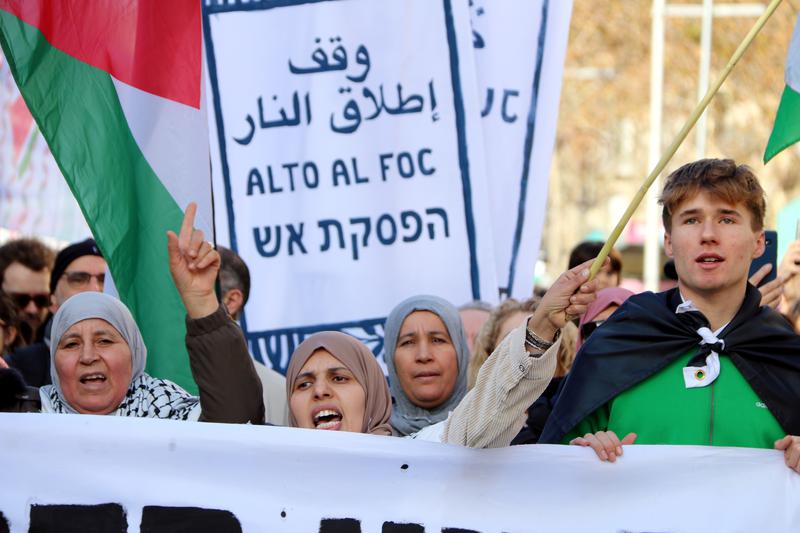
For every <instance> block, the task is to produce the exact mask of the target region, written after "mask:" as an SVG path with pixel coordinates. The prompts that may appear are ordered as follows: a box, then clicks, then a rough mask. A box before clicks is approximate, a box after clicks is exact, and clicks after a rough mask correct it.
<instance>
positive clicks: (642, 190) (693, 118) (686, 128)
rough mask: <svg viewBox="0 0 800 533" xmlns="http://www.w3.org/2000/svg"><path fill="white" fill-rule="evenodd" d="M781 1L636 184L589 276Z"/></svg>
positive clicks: (774, 2) (766, 14)
mask: <svg viewBox="0 0 800 533" xmlns="http://www.w3.org/2000/svg"><path fill="white" fill-rule="evenodd" d="M780 3H781V0H772V1H771V2H770V3H769V5H768V6H767V9H766V10H765V11H764V13H762V14H761V16H760V17H759V18H758V20H757V21H756V23H755V24H754V25H753V27H752V28H751V29H750V32H749V33H748V34H747V36H746V37H745V38H744V40H743V41H742V43H741V44H740V45H739V47H738V48H737V49H736V51H735V52H734V53H733V56H731V59H730V60H729V61H728V64H727V65H725V69H724V70H723V71H722V74H720V76H719V78H718V79H717V80H716V81H715V82H714V83H713V84H712V85H711V86H710V87H709V88H708V91H707V92H706V95H705V96H704V97H703V99H702V100H700V102H699V103H698V104H697V106H696V107H695V108H694V111H692V114H691V115H690V116H689V119H688V120H687V121H686V124H684V125H683V127H682V128H681V131H680V132H678V135H677V137H675V140H674V141H672V144H670V145H669V148H667V151H666V152H665V153H664V155H662V156H661V159H660V160H659V161H658V163H656V166H655V168H654V169H653V170H652V171H651V172H650V175H649V176H647V179H645V180H644V183H643V184H642V186H641V187H639V190H638V191H637V192H636V195H635V196H634V197H633V200H631V203H630V205H628V209H626V210H625V213H624V214H623V215H622V218H621V219H620V221H619V222H618V223H617V226H616V227H615V228H614V231H612V232H611V236H609V238H608V240H607V241H606V243H605V245H604V246H603V249H602V250H600V253H599V254H598V255H597V259H595V261H594V263H592V268H591V270H590V271H589V279H593V278H594V277H595V276H596V275H597V272H598V271H599V270H600V267H601V266H602V265H603V262H604V261H605V260H606V257H608V253H609V252H610V251H611V248H613V247H614V244H615V243H616V242H617V239H619V236H620V235H621V234H622V230H624V229H625V226H626V225H627V224H628V221H630V219H631V217H632V216H633V213H634V211H636V209H637V208H638V207H639V204H641V203H642V199H644V196H645V194H647V190H648V189H649V188H650V187H651V186H652V185H653V182H654V181H655V180H656V178H657V177H658V176H659V175H660V174H661V172H662V171H663V170H664V167H666V166H667V164H668V163H669V161H670V160H671V159H672V156H674V155H675V152H677V151H678V148H679V147H680V145H681V144H682V143H683V141H684V140H685V139H686V137H687V136H688V135H689V132H690V131H691V130H692V128H693V127H694V125H695V124H696V123H697V121H698V119H699V118H700V115H702V114H703V112H704V111H705V110H706V108H707V107H708V104H709V103H711V100H712V99H713V98H714V96H715V95H716V94H717V92H718V91H719V88H720V87H722V84H723V83H725V80H726V79H728V76H729V75H730V73H731V71H732V70H733V67H735V66H736V64H737V63H738V62H739V60H740V59H741V58H742V56H743V55H744V53H745V51H746V50H747V48H748V47H749V46H750V43H752V42H753V39H755V37H756V35H758V32H760V31H761V29H762V28H763V27H764V25H765V24H766V23H767V21H768V20H769V18H770V17H771V16H772V14H773V13H774V12H775V10H776V9H778V6H779V5H780Z"/></svg>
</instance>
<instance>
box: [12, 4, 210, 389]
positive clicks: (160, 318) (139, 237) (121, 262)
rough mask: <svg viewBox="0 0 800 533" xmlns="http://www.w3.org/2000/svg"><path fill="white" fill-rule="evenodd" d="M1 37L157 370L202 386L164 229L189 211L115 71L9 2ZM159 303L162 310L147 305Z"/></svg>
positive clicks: (150, 369) (185, 383)
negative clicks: (45, 31) (144, 138)
mask: <svg viewBox="0 0 800 533" xmlns="http://www.w3.org/2000/svg"><path fill="white" fill-rule="evenodd" d="M0 44H1V45H2V48H3V52H4V53H5V55H6V58H7V59H8V62H9V65H10V67H11V72H12V74H13V76H14V79H15V80H16V82H17V85H18V86H19V88H20V92H21V93H22V95H23V97H24V98H25V101H26V103H27V105H28V108H29V109H30V110H31V113H32V114H33V116H34V118H35V119H36V122H37V123H38V125H39V128H40V130H41V131H42V134H43V135H44V136H45V138H46V139H47V142H48V144H49V146H50V149H51V151H52V152H53V155H54V156H55V159H56V161H57V162H58V165H59V167H60V168H61V171H62V173H63V174H64V177H65V178H66V180H67V182H68V184H69V187H70V189H71V190H72V192H73V194H74V195H75V198H76V199H77V200H78V203H79V205H80V207H81V210H82V211H83V214H84V216H85V217H86V220H87V221H88V222H89V226H90V228H91V230H92V233H93V234H94V236H95V239H96V240H97V242H98V244H99V246H100V249H101V250H102V251H103V253H104V255H105V256H106V259H107V260H108V263H109V267H110V269H111V273H112V275H113V277H114V282H115V284H116V286H117V290H118V291H119V295H120V298H121V299H122V300H123V301H124V302H125V303H126V304H127V305H128V307H129V308H130V309H131V312H132V313H133V315H134V317H135V318H136V321H137V323H138V324H139V327H140V329H141V331H142V335H143V336H144V340H145V344H146V345H147V346H148V349H149V353H148V365H147V370H148V372H150V373H151V374H152V375H154V376H156V377H164V378H169V379H172V380H174V381H176V382H178V384H180V385H181V386H183V387H185V388H187V389H188V390H190V391H193V392H196V386H195V385H194V382H193V381H192V379H191V373H190V371H189V364H188V357H186V355H185V345H184V336H185V325H184V313H185V311H184V308H183V305H182V303H181V301H180V298H179V296H178V293H177V291H176V289H175V287H174V285H173V283H172V279H171V277H170V274H169V267H168V261H167V251H166V236H165V229H164V228H172V229H174V230H176V231H177V230H178V229H179V227H180V223H181V219H182V216H183V213H182V211H181V209H180V208H179V206H178V205H177V203H176V202H175V200H174V199H173V197H172V196H171V195H170V193H169V192H168V191H167V189H166V188H165V187H164V185H163V184H162V181H161V180H160V179H159V177H158V176H157V175H156V174H155V172H154V171H153V169H152V168H151V167H150V165H149V164H148V162H147V160H146V159H145V157H144V155H143V153H142V151H141V150H140V148H139V146H138V144H137V142H136V140H135V138H134V136H133V134H132V133H131V129H130V127H129V125H128V121H127V119H126V117H125V114H124V112H123V109H122V106H121V104H120V99H119V97H118V94H117V89H116V87H115V85H114V82H113V81H112V78H111V76H110V75H109V74H108V73H107V72H104V71H102V70H100V69H97V68H95V67H92V66H90V65H88V64H86V63H83V62H81V61H79V60H77V59H75V58H73V57H71V56H69V55H67V54H65V53H63V52H61V51H59V50H58V49H56V48H54V47H52V46H51V45H50V44H49V43H48V42H47V40H46V39H45V38H44V37H43V35H42V34H41V33H40V32H39V30H37V29H36V28H34V27H33V26H30V25H28V24H26V23H24V22H22V21H20V20H19V19H17V18H16V17H15V16H13V15H11V14H9V13H7V12H5V11H0ZM136 277H138V279H135V278H136ZM154 304H155V306H154ZM154 307H155V308H157V309H158V312H152V311H150V310H148V309H153V308H154ZM160 352H169V353H160Z"/></svg>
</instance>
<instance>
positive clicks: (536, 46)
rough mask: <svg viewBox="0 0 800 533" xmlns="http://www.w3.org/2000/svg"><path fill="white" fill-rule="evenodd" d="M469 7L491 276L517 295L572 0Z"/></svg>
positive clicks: (543, 174) (530, 275) (543, 195)
mask: <svg viewBox="0 0 800 533" xmlns="http://www.w3.org/2000/svg"><path fill="white" fill-rule="evenodd" d="M470 4H471V14H472V25H473V45H474V48H475V61H476V65H477V71H478V84H479V87H480V89H479V99H480V102H481V116H482V117H483V122H482V126H483V138H484V143H485V146H486V162H487V173H488V182H489V192H490V197H491V211H492V228H493V233H492V236H493V240H494V248H495V258H496V270H497V277H498V282H499V284H500V291H501V292H503V293H504V294H507V295H509V296H513V297H515V298H523V299H524V298H529V297H530V295H531V294H532V292H533V284H534V270H535V267H536V260H537V259H538V257H539V247H540V244H541V237H542V227H543V226H544V220H545V208H546V205H547V184H548V181H549V178H550V162H551V158H552V154H553V147H554V145H555V137H556V123H557V119H558V103H559V98H560V95H561V79H562V77H563V71H564V56H565V54H566V50H567V37H568V35H569V22H570V15H571V14H572V1H571V0H566V1H564V0H559V1H553V0H524V1H514V2H509V1H506V2H496V1H495V2H488V1H486V0H474V1H472V2H470ZM564 266H565V267H566V265H564Z"/></svg>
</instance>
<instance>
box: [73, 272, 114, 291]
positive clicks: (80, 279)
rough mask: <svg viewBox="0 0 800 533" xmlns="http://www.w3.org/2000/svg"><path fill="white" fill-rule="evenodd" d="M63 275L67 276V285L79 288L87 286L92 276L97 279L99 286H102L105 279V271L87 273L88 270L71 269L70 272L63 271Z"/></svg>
mask: <svg viewBox="0 0 800 533" xmlns="http://www.w3.org/2000/svg"><path fill="white" fill-rule="evenodd" d="M63 275H64V276H65V277H66V278H67V283H69V285H70V286H71V287H73V288H81V287H85V286H87V285H88V284H89V281H90V280H91V279H92V278H95V279H97V284H98V285H100V286H101V287H102V286H103V283H105V281H106V275H105V273H102V274H89V273H88V272H81V271H77V270H73V271H72V272H64V274H63Z"/></svg>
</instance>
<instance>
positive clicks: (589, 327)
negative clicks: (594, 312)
mask: <svg viewBox="0 0 800 533" xmlns="http://www.w3.org/2000/svg"><path fill="white" fill-rule="evenodd" d="M603 322H605V320H595V321H594V322H587V323H586V324H584V325H582V326H581V335H582V336H583V340H584V342H585V341H586V339H587V338H589V335H591V334H592V333H594V330H596V329H597V328H599V327H600V325H601V324H602V323H603Z"/></svg>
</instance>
